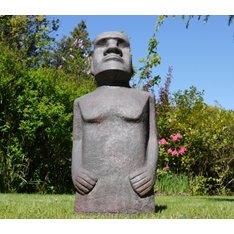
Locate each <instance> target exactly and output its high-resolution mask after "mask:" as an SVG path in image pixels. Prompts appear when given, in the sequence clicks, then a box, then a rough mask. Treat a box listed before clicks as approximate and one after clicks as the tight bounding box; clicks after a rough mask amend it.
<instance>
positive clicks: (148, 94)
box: [134, 89, 155, 100]
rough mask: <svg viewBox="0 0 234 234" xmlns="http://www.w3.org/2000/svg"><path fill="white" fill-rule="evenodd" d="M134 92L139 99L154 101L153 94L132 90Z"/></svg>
mask: <svg viewBox="0 0 234 234" xmlns="http://www.w3.org/2000/svg"><path fill="white" fill-rule="evenodd" d="M134 92H135V93H136V94H138V95H139V96H141V97H144V98H147V99H153V100H155V95H154V94H153V93H150V92H147V91H144V90H138V89H134Z"/></svg>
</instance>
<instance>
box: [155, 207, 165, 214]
mask: <svg viewBox="0 0 234 234" xmlns="http://www.w3.org/2000/svg"><path fill="white" fill-rule="evenodd" d="M166 209H167V206H165V205H156V206H155V213H161V212H162V211H163V210H166Z"/></svg>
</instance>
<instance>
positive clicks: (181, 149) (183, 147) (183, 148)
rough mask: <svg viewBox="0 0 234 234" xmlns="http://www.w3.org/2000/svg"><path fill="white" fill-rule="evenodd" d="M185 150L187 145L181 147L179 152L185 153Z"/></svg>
mask: <svg viewBox="0 0 234 234" xmlns="http://www.w3.org/2000/svg"><path fill="white" fill-rule="evenodd" d="M185 151H186V147H185V146H182V147H181V148H180V149H179V154H184V152H185Z"/></svg>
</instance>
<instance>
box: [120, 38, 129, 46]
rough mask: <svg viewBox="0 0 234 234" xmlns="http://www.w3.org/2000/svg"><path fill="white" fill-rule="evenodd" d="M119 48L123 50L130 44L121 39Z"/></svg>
mask: <svg viewBox="0 0 234 234" xmlns="http://www.w3.org/2000/svg"><path fill="white" fill-rule="evenodd" d="M118 46H119V47H121V48H124V47H129V43H128V42H127V41H125V40H123V39H121V38H119V39H118Z"/></svg>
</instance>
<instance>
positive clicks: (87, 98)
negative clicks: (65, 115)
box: [74, 92, 95, 105]
mask: <svg viewBox="0 0 234 234" xmlns="http://www.w3.org/2000/svg"><path fill="white" fill-rule="evenodd" d="M94 96H95V95H94V92H91V93H88V94H85V95H84V96H81V97H78V98H76V99H75V100H74V105H77V104H78V105H79V104H82V103H86V102H87V101H90V100H91V99H94V98H95V97H94Z"/></svg>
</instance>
